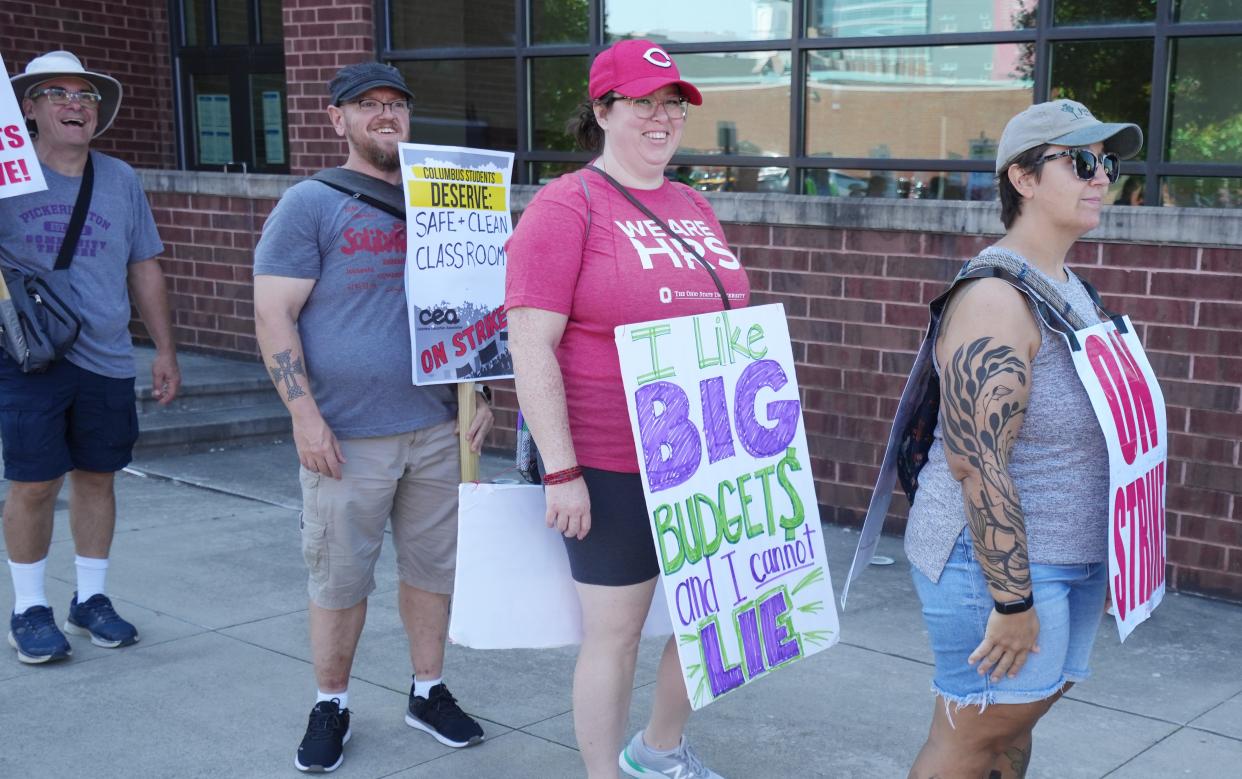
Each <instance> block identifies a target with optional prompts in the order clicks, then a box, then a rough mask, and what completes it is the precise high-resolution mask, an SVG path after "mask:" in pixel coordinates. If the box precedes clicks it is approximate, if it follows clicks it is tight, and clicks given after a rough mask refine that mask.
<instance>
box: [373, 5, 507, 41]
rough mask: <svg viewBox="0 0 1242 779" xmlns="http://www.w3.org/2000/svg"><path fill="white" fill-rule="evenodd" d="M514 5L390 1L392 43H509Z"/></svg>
mask: <svg viewBox="0 0 1242 779" xmlns="http://www.w3.org/2000/svg"><path fill="white" fill-rule="evenodd" d="M513 7H514V4H513V0H438V2H434V3H413V2H390V3H388V9H389V13H390V17H389V18H390V22H391V25H392V29H391V36H392V46H393V48H394V49H418V48H427V47H435V46H512V45H513V43H514V41H513V39H514V34H513V33H514V30H515V29H516V25H517V22H515V21H514V18H513Z"/></svg>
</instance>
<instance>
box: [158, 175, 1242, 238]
mask: <svg viewBox="0 0 1242 779" xmlns="http://www.w3.org/2000/svg"><path fill="white" fill-rule="evenodd" d="M138 174H139V176H140V177H141V179H142V185H143V188H144V189H146V191H148V192H179V193H185V194H197V195H219V196H222V197H241V198H254V199H258V198H264V199H268V198H270V199H276V198H279V197H280V196H281V195H282V194H284V192H285V190H286V189H288V188H289V187H290V186H292V185H293V184H295V183H297V182H298V181H299V180H300V177H298V176H283V175H271V174H260V173H208V172H202V171H184V170H140V171H138ZM538 191H539V187H536V186H531V185H520V186H515V187H514V188H513V208H514V210H516V211H521V210H522V209H524V208H525V207H526V205H527V204H528V203H529V202H530V199H531V198H532V197H534V195H535V193H536V192H538ZM704 195H705V196H706V197H707V200H708V202H710V203H711V204H712V208H713V209H715V211H716V216H717V217H718V218H719V219H720V221H722V222H734V223H744V224H767V225H781V226H792V227H831V228H838V229H854V230H896V231H902V232H919V233H951V234H957V235H999V234H1000V233H1001V223H1000V206H999V205H997V204H996V203H968V202H961V201H953V200H895V199H888V198H848V197H812V196H809V195H778V194H762V193H749V192H705V193H704ZM1086 238H1087V240H1095V241H1117V242H1123V243H1143V244H1186V245H1190V246H1228V247H1242V210H1235V209H1220V208H1144V207H1129V206H1109V207H1107V208H1105V209H1104V217H1103V220H1102V221H1101V224H1100V226H1099V227H1098V228H1096V229H1095V230H1092V231H1091V232H1090V233H1088V234H1087V235H1086Z"/></svg>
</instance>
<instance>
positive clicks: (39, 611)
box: [9, 606, 73, 663]
mask: <svg viewBox="0 0 1242 779" xmlns="http://www.w3.org/2000/svg"><path fill="white" fill-rule="evenodd" d="M9 645H10V646H12V647H13V648H14V649H16V650H17V659H18V660H21V661H22V662H23V663H46V662H49V661H51V660H63V659H65V658H66V657H68V656H69V655H71V654H73V649H72V648H71V647H70V646H69V642H68V641H67V640H66V639H65V634H64V633H61V632H60V631H59V630H57V629H56V618H55V617H53V616H52V610H51V609H50V608H48V607H47V606H31V607H30V608H28V609H26V610H25V611H23V612H22V613H21V614H14V615H13V616H12V617H10V618H9Z"/></svg>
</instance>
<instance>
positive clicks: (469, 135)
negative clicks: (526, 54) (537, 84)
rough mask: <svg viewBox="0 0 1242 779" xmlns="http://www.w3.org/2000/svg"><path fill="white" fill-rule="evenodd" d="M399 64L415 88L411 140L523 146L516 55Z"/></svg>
mask: <svg viewBox="0 0 1242 779" xmlns="http://www.w3.org/2000/svg"><path fill="white" fill-rule="evenodd" d="M398 67H400V68H401V71H402V72H403V73H404V74H405V81H406V83H407V84H409V85H410V89H411V90H412V91H413V92H414V112H413V116H412V117H411V121H410V138H411V140H413V141H414V142H416V143H435V144H443V145H446V146H474V147H480V148H485V149H503V150H506V151H512V150H514V149H516V148H517V122H516V121H515V119H516V115H517V112H516V111H515V104H514V101H513V95H514V94H515V92H516V90H517V87H516V85H515V83H514V66H513V60H512V59H495V60H493V59H484V60H439V61H423V62H404V63H399V64H398Z"/></svg>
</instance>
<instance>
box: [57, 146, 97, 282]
mask: <svg viewBox="0 0 1242 779" xmlns="http://www.w3.org/2000/svg"><path fill="white" fill-rule="evenodd" d="M94 187H95V165H94V163H93V162H92V161H91V154H90V152H87V153H86V168H85V169H83V171H82V184H81V186H79V187H78V199H77V202H75V203H74V204H73V215H72V216H70V217H69V227H68V229H66V230H65V240H63V241H61V243H60V254H57V255H56V264H55V265H53V266H52V268H53V270H64V269H65V268H68V267H69V264H70V263H72V262H73V253H74V252H75V251H77V248H78V239H79V238H81V237H82V226H83V225H85V224H86V212H87V211H89V210H90V208H91V190H93V189H94Z"/></svg>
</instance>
